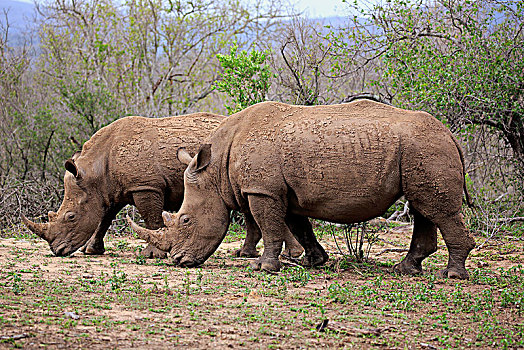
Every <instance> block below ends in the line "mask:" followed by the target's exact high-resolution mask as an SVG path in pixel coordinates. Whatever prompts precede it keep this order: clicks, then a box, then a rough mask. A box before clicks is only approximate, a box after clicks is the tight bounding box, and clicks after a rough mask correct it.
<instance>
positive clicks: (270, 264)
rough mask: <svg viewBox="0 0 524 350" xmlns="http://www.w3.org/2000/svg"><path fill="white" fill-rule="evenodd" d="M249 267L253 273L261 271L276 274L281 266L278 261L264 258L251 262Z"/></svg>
mask: <svg viewBox="0 0 524 350" xmlns="http://www.w3.org/2000/svg"><path fill="white" fill-rule="evenodd" d="M249 265H250V266H251V268H252V269H253V270H255V271H260V270H262V271H268V272H278V271H280V267H281V266H282V265H281V264H280V261H279V260H278V259H268V258H264V257H260V258H258V259H257V260H254V261H251V262H250V263H249Z"/></svg>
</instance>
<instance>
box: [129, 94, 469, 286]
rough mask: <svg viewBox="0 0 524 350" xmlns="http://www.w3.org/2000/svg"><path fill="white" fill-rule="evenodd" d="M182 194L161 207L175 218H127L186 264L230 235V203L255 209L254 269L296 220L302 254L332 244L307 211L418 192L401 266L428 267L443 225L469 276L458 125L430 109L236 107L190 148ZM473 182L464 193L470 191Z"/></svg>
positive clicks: (269, 265) (182, 155)
mask: <svg viewBox="0 0 524 350" xmlns="http://www.w3.org/2000/svg"><path fill="white" fill-rule="evenodd" d="M178 154H179V155H178V158H179V160H181V161H183V162H186V163H187V162H188V161H189V160H190V161H189V164H188V167H187V169H186V170H185V173H184V186H185V192H184V200H183V202H182V206H181V207H180V210H179V211H178V213H175V214H169V213H164V214H163V216H164V221H165V222H166V224H167V226H166V228H164V229H161V230H149V229H145V228H143V227H140V226H138V225H137V224H136V223H134V222H133V221H132V220H130V219H129V218H128V221H129V224H130V225H131V226H132V227H133V229H134V230H135V231H136V232H137V233H138V235H139V236H141V237H142V238H144V239H146V240H147V241H149V242H151V243H153V244H157V245H159V248H161V249H163V250H169V251H170V252H171V256H172V259H173V261H174V262H175V263H176V264H179V265H181V266H186V267H191V266H196V265H199V264H202V263H203V262H204V261H205V260H206V259H207V258H208V257H209V256H210V255H211V254H212V253H213V252H214V250H215V249H216V248H217V247H218V245H219V244H220V242H221V241H222V239H223V238H224V236H225V233H226V230H227V227H228V223H229V216H228V212H229V210H230V209H237V210H241V211H249V212H250V213H251V214H252V215H253V217H254V219H255V222H256V224H257V225H258V226H259V228H260V230H261V231H262V238H263V240H264V252H263V254H262V256H261V257H260V258H259V259H258V260H256V261H255V262H254V264H253V265H254V268H255V269H263V270H271V271H278V270H279V269H280V263H279V260H278V254H279V251H280V249H281V247H282V241H283V236H284V234H286V233H287V232H289V231H291V232H292V233H293V234H295V237H296V238H297V239H298V241H299V242H300V243H301V245H302V246H303V247H304V249H305V256H304V258H303V261H304V262H305V263H306V265H315V264H321V263H323V262H325V260H326V253H325V251H324V249H323V248H322V246H321V245H320V244H319V243H318V242H317V240H316V238H315V236H314V235H313V234H312V231H311V230H308V229H307V225H309V222H306V221H307V220H306V217H311V218H316V219H320V220H328V221H331V222H338V223H355V222H361V221H366V220H369V219H371V218H374V217H377V216H379V215H381V214H383V213H384V212H385V211H386V210H387V209H388V208H389V207H390V206H391V205H392V204H393V203H394V202H395V201H396V200H397V199H398V198H399V197H401V196H402V195H404V196H405V198H406V199H407V200H409V201H410V203H411V207H412V213H413V215H414V229H413V236H412V241H411V245H410V248H409V251H408V253H407V255H406V256H405V258H404V259H403V260H402V261H401V262H400V263H398V264H396V265H395V266H394V270H395V271H398V272H400V273H404V274H418V273H422V261H423V260H424V259H425V258H426V257H427V256H429V255H430V254H432V253H433V252H435V251H436V250H437V227H438V228H439V229H440V231H441V232H442V235H443V237H444V241H445V243H446V246H447V248H448V251H449V261H448V265H447V268H446V269H444V270H443V271H442V275H443V276H445V277H452V278H461V279H465V278H467V277H468V273H467V271H466V268H465V260H466V258H467V256H468V254H469V252H470V251H471V250H472V249H473V248H474V246H475V241H474V239H473V238H472V237H471V236H470V234H469V233H468V231H467V229H466V227H465V225H464V222H463V219H462V216H461V207H462V198H463V191H464V190H465V181H464V174H465V170H464V160H463V156H462V151H461V149H460V147H459V145H458V143H457V141H456V140H455V138H454V137H453V135H452V134H451V132H450V131H449V130H448V129H447V128H446V127H445V126H444V125H443V124H442V123H441V122H440V121H438V120H437V119H435V118H434V117H432V116H431V115H429V114H427V113H425V112H419V111H408V110H404V109H399V108H395V107H392V106H389V105H385V104H381V103H377V102H374V101H368V100H359V101H356V102H351V103H349V104H340V105H330V106H313V107H305V106H292V105H287V104H283V103H277V102H263V103H260V104H257V105H254V106H252V107H249V108H247V109H245V110H243V111H240V112H238V113H236V114H234V115H232V116H230V117H229V118H228V119H227V120H226V121H224V122H223V123H222V124H221V125H220V127H219V128H218V129H217V130H216V131H215V132H214V133H213V134H212V135H211V136H210V137H209V139H208V140H207V141H206V143H204V144H203V145H202V146H201V147H200V149H199V151H198V153H197V154H196V155H195V156H194V157H193V158H189V155H188V154H187V152H185V151H184V150H179V152H178ZM466 193H467V192H466Z"/></svg>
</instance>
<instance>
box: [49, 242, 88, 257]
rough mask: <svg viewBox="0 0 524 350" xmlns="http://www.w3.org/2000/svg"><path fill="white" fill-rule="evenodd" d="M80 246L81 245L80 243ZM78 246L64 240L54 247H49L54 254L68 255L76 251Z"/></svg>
mask: <svg viewBox="0 0 524 350" xmlns="http://www.w3.org/2000/svg"><path fill="white" fill-rule="evenodd" d="M80 246H81V245H80ZM80 246H78V247H77V246H71V245H70V244H69V243H67V242H65V243H62V244H60V245H58V246H57V247H56V248H53V247H51V251H52V252H53V253H54V254H55V255H56V256H69V255H71V254H73V253H74V252H76V251H77V250H78V248H80Z"/></svg>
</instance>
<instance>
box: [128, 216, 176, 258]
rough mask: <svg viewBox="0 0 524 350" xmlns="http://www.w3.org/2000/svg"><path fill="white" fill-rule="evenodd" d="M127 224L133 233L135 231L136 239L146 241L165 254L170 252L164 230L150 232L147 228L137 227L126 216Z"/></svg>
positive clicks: (169, 244) (169, 245)
mask: <svg viewBox="0 0 524 350" xmlns="http://www.w3.org/2000/svg"><path fill="white" fill-rule="evenodd" d="M126 220H127V223H128V224H129V226H131V228H132V229H133V231H135V232H136V233H137V235H138V237H140V238H142V239H144V240H146V241H147V242H148V243H151V244H152V245H154V246H155V247H157V248H158V249H160V250H163V251H165V252H168V251H170V250H171V243H170V242H169V241H168V240H167V237H166V233H165V229H158V230H150V229H147V228H143V227H142V226H139V225H138V224H136V223H135V222H134V221H133V220H131V218H130V217H129V215H127V216H126Z"/></svg>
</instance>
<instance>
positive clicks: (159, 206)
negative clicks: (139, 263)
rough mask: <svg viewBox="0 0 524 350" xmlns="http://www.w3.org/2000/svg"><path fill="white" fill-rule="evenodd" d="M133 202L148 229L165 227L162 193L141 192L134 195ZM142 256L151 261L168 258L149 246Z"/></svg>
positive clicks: (160, 251)
mask: <svg viewBox="0 0 524 350" xmlns="http://www.w3.org/2000/svg"><path fill="white" fill-rule="evenodd" d="M133 201H134V203H135V206H136V208H137V209H138V212H139V213H140V215H142V218H143V219H144V221H145V224H146V228H148V229H150V230H156V229H159V228H161V227H163V226H164V220H163V219H162V210H163V208H164V197H163V195H162V194H161V193H160V192H155V191H139V192H134V193H133ZM140 255H141V256H144V257H146V258H149V259H164V258H167V252H165V251H163V250H160V249H158V248H157V247H155V246H153V245H151V244H149V245H148V246H147V247H145V248H144V249H143V250H142V251H141V252H140Z"/></svg>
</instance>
